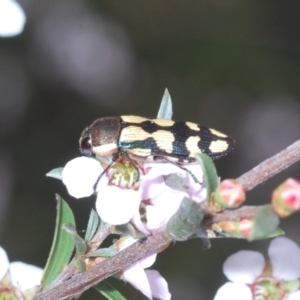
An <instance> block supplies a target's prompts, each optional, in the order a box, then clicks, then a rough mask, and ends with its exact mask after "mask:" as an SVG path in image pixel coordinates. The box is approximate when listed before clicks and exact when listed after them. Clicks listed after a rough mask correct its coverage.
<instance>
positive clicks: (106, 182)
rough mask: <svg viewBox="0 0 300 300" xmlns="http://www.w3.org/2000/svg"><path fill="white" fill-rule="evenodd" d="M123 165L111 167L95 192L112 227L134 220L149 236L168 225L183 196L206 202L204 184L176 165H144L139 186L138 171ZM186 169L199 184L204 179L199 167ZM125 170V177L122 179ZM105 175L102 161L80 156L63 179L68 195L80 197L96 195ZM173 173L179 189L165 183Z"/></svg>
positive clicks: (98, 209)
mask: <svg viewBox="0 0 300 300" xmlns="http://www.w3.org/2000/svg"><path fill="white" fill-rule="evenodd" d="M120 165H121V168H119V169H118V167H116V168H115V169H113V168H112V170H110V171H109V172H106V173H104V174H103V175H102V176H101V179H100V180H99V183H98V184H97V187H96V189H95V191H96V192H97V193H98V194H97V200H96V209H97V212H98V214H99V216H100V217H101V219H102V220H103V221H105V222H107V223H109V224H113V225H120V224H125V223H128V222H130V221H132V222H133V223H134V225H135V227H136V228H137V229H138V230H139V231H141V232H143V233H144V234H149V233H150V232H152V231H154V230H155V229H157V228H159V227H161V226H163V225H164V224H166V223H167V222H168V220H169V219H170V218H171V217H172V215H173V214H174V213H175V212H176V211H177V210H178V208H179V206H180V203H181V200H182V199H183V198H184V197H188V198H190V199H193V200H194V201H196V202H201V201H203V200H205V199H206V189H205V188H204V187H203V185H202V184H199V182H195V180H194V179H193V178H192V177H191V175H190V174H189V173H188V172H187V171H186V170H183V169H181V168H180V167H178V166H176V165H174V164H171V163H146V162H145V163H143V164H142V166H141V171H140V181H139V182H138V184H136V183H134V180H133V178H134V175H132V173H133V174H135V173H136V172H137V171H136V170H135V168H133V167H132V165H131V168H130V167H126V168H124V164H123V165H122V164H120ZM122 166H123V168H122ZM185 168H186V169H188V170H189V171H190V172H191V173H192V174H193V175H194V176H195V177H196V178H197V179H198V180H199V181H202V180H203V173H202V169H201V167H200V165H198V164H195V165H186V166H185ZM124 169H126V171H124V172H125V173H124V174H126V176H124V177H123V178H122V170H124ZM120 170H121V171H120ZM128 170H129V171H128ZM131 170H132V172H131ZM102 172H103V168H102V167H101V165H100V163H99V161H97V160H95V159H93V158H88V157H79V158H76V159H74V160H72V161H70V162H69V163H68V164H67V165H66V166H65V168H64V170H63V173H62V177H63V182H64V184H65V185H66V186H67V189H68V191H69V193H70V194H71V195H72V196H74V197H76V198H81V197H87V196H90V195H91V194H92V193H93V192H94V185H95V183H96V182H97V179H98V178H99V175H100V174H101V173H102ZM112 174H113V175H112ZM171 174H176V175H178V186H177V187H176V186H175V187H170V186H168V184H166V179H165V178H166V176H168V175H171ZM135 175H136V174H135ZM113 176H114V177H113ZM112 178H113V179H112ZM127 178H128V179H127ZM126 180H128V182H127V183H128V184H126ZM175 181H176V180H175ZM132 183H133V184H132ZM141 210H142V211H143V213H142V214H141ZM142 220H143V221H142Z"/></svg>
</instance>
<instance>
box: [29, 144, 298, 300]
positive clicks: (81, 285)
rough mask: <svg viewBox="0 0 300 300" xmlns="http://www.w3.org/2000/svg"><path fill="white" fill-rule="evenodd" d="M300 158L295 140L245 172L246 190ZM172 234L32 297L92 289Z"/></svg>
mask: <svg viewBox="0 0 300 300" xmlns="http://www.w3.org/2000/svg"><path fill="white" fill-rule="evenodd" d="M299 159H300V140H299V141H297V142H295V143H293V144H292V145H290V146H289V147H287V148H286V149H284V150H283V151H281V152H279V153H278V154H276V155H274V156H273V157H271V158H269V159H267V160H265V161H264V162H262V163H260V164H259V165H258V166H256V167H255V168H253V169H252V170H250V171H249V172H247V173H245V174H243V175H242V176H240V177H239V178H237V180H238V181H239V182H240V183H241V184H242V185H243V187H244V188H245V190H251V189H253V188H254V187H255V186H257V185H258V184H260V183H262V182H264V181H266V180H267V179H268V178H270V177H272V176H274V175H276V174H277V173H279V172H280V171H282V170H284V169H286V168H287V167H289V166H290V165H292V164H293V163H295V162H296V161H298V160H299ZM257 209H258V208H256V207H243V208H240V209H237V210H235V211H224V212H222V213H219V214H216V215H215V216H212V218H211V219H210V222H219V221H222V220H228V219H234V218H240V217H245V216H247V217H251V216H253V215H255V213H256V212H257ZM171 241H172V238H171V237H170V235H169V234H168V233H167V232H166V231H161V232H158V233H156V234H154V235H152V236H148V237H147V239H146V240H145V241H144V242H141V241H139V242H136V243H135V244H133V245H131V246H130V247H128V248H126V249H124V250H123V251H121V252H119V253H118V254H116V255H115V256H113V257H111V258H110V259H107V260H105V261H103V262H102V263H100V264H99V265H96V266H95V267H93V268H91V269H90V270H87V271H85V272H83V273H79V274H75V275H74V276H73V277H71V278H68V279H66V280H65V281H64V282H61V283H59V284H57V285H55V286H50V287H49V288H48V289H46V290H44V291H41V292H39V293H38V294H36V295H35V296H34V298H33V299H32V300H45V299H46V300H63V299H69V298H72V297H74V296H76V295H78V294H80V293H82V292H83V291H85V290H87V289H89V288H90V287H92V286H93V285H95V284H97V283H98V282H100V281H101V280H104V279H105V278H108V277H110V276H112V275H113V274H115V273H117V272H119V271H121V270H124V269H125V268H126V267H128V266H130V265H132V264H133V263H135V262H136V261H138V260H139V259H141V258H143V257H145V256H147V255H150V254H152V253H157V252H159V251H160V250H161V249H163V248H165V247H167V246H168V244H169V243H170V242H171Z"/></svg>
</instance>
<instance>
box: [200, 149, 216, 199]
mask: <svg viewBox="0 0 300 300" xmlns="http://www.w3.org/2000/svg"><path fill="white" fill-rule="evenodd" d="M196 159H197V161H198V162H199V163H200V165H201V168H202V170H203V179H204V183H205V187H206V189H207V197H208V199H209V197H210V194H211V193H212V192H214V191H215V189H216V188H217V186H218V176H217V171H216V168H215V165H214V163H213V161H212V159H211V158H210V157H209V156H208V155H206V154H204V153H200V154H197V155H196Z"/></svg>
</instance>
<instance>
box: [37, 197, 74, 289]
mask: <svg viewBox="0 0 300 300" xmlns="http://www.w3.org/2000/svg"><path fill="white" fill-rule="evenodd" d="M56 199H57V217H56V224H55V232H54V239H53V243H52V247H51V251H50V254H49V258H48V261H47V264H46V266H45V270H44V273H43V279H42V284H43V288H44V289H45V288H46V287H48V286H49V285H50V284H51V283H52V282H53V281H54V280H55V279H56V278H57V276H58V275H59V274H60V273H61V272H62V270H63V269H64V267H65V266H66V265H67V264H68V263H69V261H70V257H71V255H72V252H73V249H74V242H73V238H72V237H71V236H70V235H69V234H68V233H66V232H65V231H64V230H63V229H62V226H63V224H66V223H71V224H74V226H75V219H74V215H73V213H72V210H71V209H70V207H69V205H68V204H67V203H66V202H65V201H64V200H63V199H62V198H61V197H60V196H59V195H56Z"/></svg>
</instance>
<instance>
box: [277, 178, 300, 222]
mask: <svg viewBox="0 0 300 300" xmlns="http://www.w3.org/2000/svg"><path fill="white" fill-rule="evenodd" d="M271 201H272V207H273V209H274V211H275V212H276V213H277V215H278V216H280V217H281V218H285V217H288V216H290V215H291V214H292V213H294V212H296V211H298V210H300V181H299V180H297V179H294V178H288V179H287V180H286V181H284V182H283V183H282V184H281V185H280V186H279V187H278V188H277V189H275V190H274V192H273V194H272V200H271Z"/></svg>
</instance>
